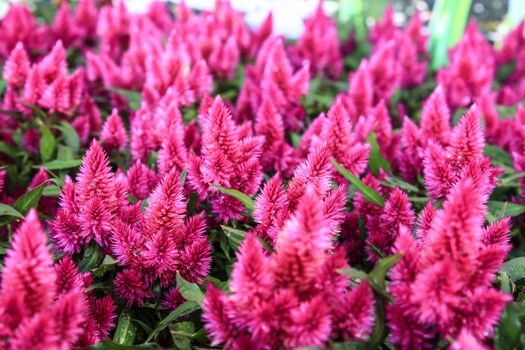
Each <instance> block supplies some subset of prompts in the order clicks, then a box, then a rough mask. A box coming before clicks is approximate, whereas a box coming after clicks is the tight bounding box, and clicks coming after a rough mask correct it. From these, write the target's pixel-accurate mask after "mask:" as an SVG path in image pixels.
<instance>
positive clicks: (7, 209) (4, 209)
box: [0, 203, 24, 219]
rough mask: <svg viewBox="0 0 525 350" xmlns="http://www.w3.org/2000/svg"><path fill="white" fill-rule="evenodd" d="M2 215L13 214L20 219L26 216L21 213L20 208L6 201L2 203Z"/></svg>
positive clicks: (0, 209)
mask: <svg viewBox="0 0 525 350" xmlns="http://www.w3.org/2000/svg"><path fill="white" fill-rule="evenodd" d="M0 216H13V217H15V218H19V219H23V218H24V216H23V215H22V214H20V213H19V212H18V210H16V209H15V208H13V207H11V206H9V205H7V204H4V203H0Z"/></svg>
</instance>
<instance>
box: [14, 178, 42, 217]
mask: <svg viewBox="0 0 525 350" xmlns="http://www.w3.org/2000/svg"><path fill="white" fill-rule="evenodd" d="M46 183H47V181H45V182H43V183H41V184H40V185H38V186H36V187H35V188H33V189H32V190H31V191H29V192H26V193H24V194H23V195H22V196H21V197H19V198H18V199H17V200H16V202H15V203H14V204H13V207H14V208H15V209H16V210H18V211H19V212H20V213H21V214H22V215H26V214H27V212H28V211H29V209H31V208H36V207H37V206H38V202H39V201H40V197H42V193H43V192H44V186H45V185H46Z"/></svg>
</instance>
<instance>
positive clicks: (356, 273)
mask: <svg viewBox="0 0 525 350" xmlns="http://www.w3.org/2000/svg"><path fill="white" fill-rule="evenodd" d="M337 272H339V273H340V274H343V275H348V276H351V277H355V278H358V279H361V280H367V279H368V274H367V273H366V272H364V271H361V270H358V269H356V268H353V267H349V268H347V269H339V270H337Z"/></svg>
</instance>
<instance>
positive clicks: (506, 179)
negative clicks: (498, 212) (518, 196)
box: [499, 171, 525, 187]
mask: <svg viewBox="0 0 525 350" xmlns="http://www.w3.org/2000/svg"><path fill="white" fill-rule="evenodd" d="M522 177H525V171H522V172H521V173H515V174H512V175H509V176H507V177H503V178H501V181H500V184H499V187H502V186H505V185H507V184H508V183H510V182H513V181H515V180H519V179H521V178H522Z"/></svg>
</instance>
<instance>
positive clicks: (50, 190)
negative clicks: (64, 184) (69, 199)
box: [42, 185, 60, 197]
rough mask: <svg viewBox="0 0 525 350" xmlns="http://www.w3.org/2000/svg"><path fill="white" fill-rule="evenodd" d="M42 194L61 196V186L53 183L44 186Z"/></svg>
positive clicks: (45, 195)
mask: <svg viewBox="0 0 525 350" xmlns="http://www.w3.org/2000/svg"><path fill="white" fill-rule="evenodd" d="M42 196H44V197H59V196H60V187H58V186H57V185H51V186H46V187H44V190H43V191H42Z"/></svg>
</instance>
